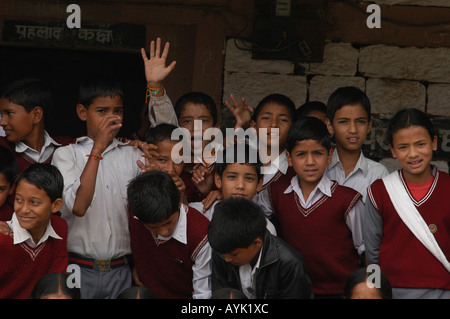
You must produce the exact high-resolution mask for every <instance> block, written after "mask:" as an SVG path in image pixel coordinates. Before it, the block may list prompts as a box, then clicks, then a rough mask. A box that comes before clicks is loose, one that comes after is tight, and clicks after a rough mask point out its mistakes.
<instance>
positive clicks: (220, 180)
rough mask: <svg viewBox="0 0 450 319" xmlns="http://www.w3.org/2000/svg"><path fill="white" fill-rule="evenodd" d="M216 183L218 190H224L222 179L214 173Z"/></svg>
mask: <svg viewBox="0 0 450 319" xmlns="http://www.w3.org/2000/svg"><path fill="white" fill-rule="evenodd" d="M214 183H215V184H216V186H217V188H219V189H220V188H222V178H221V177H220V176H219V174H217V173H214Z"/></svg>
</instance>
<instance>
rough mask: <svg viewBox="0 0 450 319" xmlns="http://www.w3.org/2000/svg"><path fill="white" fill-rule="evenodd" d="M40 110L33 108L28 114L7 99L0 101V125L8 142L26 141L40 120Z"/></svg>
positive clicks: (21, 107)
mask: <svg viewBox="0 0 450 319" xmlns="http://www.w3.org/2000/svg"><path fill="white" fill-rule="evenodd" d="M41 110H42V109H41V108H38V107H36V108H34V109H33V110H32V111H31V112H30V113H28V112H27V111H26V110H25V108H24V107H23V106H22V105H19V104H15V103H13V102H10V101H8V100H7V99H4V98H2V99H0V116H1V119H0V125H1V126H2V127H3V130H4V131H5V134H6V139H7V140H8V142H18V141H22V140H26V139H27V138H29V137H30V135H31V134H32V133H33V129H34V127H35V125H36V124H38V123H39V122H40V121H41V119H42V114H41Z"/></svg>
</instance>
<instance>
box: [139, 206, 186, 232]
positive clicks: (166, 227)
mask: <svg viewBox="0 0 450 319" xmlns="http://www.w3.org/2000/svg"><path fill="white" fill-rule="evenodd" d="M179 217H180V212H179V211H178V212H176V213H174V214H172V215H171V216H170V217H169V218H168V219H166V220H164V221H162V222H160V223H154V224H143V225H144V227H145V228H147V229H148V230H149V231H151V232H152V233H153V234H156V235H159V236H161V237H171V236H172V235H173V233H174V231H175V228H176V227H177V224H178V218H179Z"/></svg>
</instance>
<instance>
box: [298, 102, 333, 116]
mask: <svg viewBox="0 0 450 319" xmlns="http://www.w3.org/2000/svg"><path fill="white" fill-rule="evenodd" d="M313 111H319V112H322V113H323V114H325V115H326V114H327V105H326V104H325V103H323V102H320V101H310V102H306V103H305V104H303V105H301V106H300V107H299V108H298V109H297V111H296V115H297V119H301V118H303V117H305V116H308V114H309V113H310V112H313Z"/></svg>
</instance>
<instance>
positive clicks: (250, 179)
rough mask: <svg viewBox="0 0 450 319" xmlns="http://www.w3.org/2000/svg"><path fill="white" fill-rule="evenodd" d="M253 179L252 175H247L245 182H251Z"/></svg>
mask: <svg viewBox="0 0 450 319" xmlns="http://www.w3.org/2000/svg"><path fill="white" fill-rule="evenodd" d="M254 180H255V179H254V178H253V177H247V182H253V181H254Z"/></svg>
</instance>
